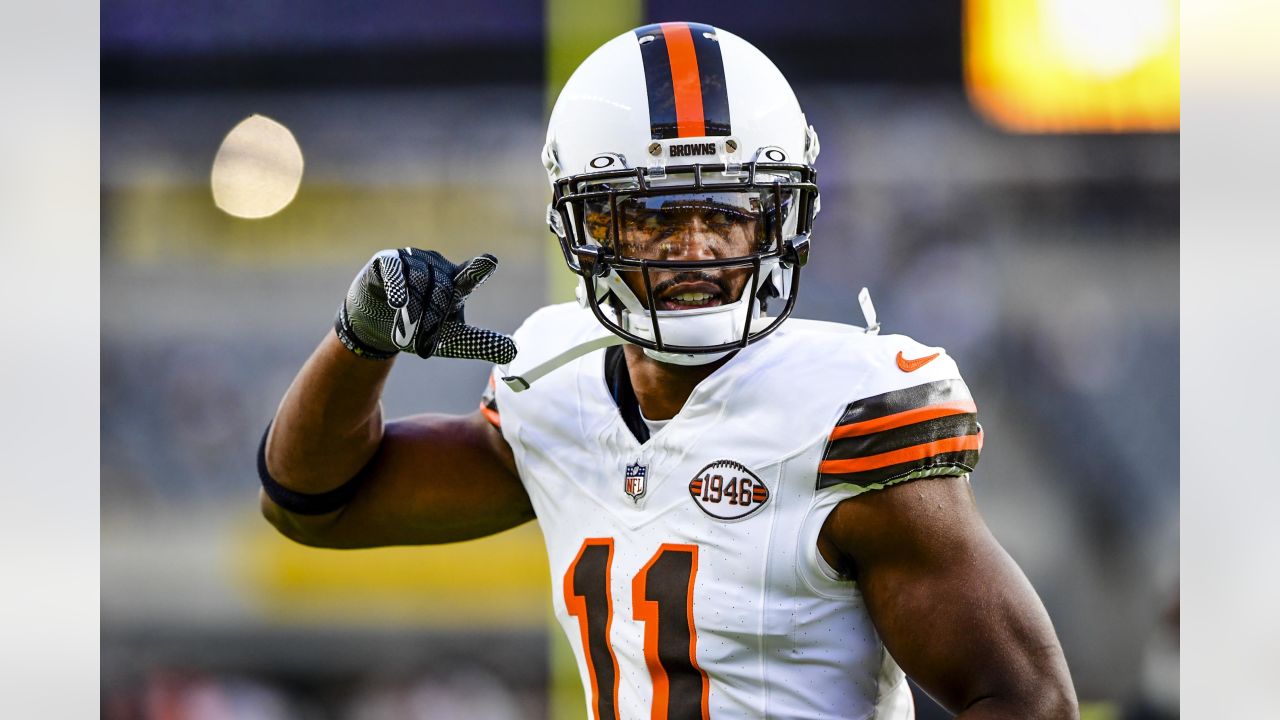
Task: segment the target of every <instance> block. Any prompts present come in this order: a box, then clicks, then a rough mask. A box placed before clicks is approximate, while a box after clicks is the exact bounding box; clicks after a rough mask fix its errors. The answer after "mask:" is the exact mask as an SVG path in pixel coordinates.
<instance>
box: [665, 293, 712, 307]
mask: <svg viewBox="0 0 1280 720" xmlns="http://www.w3.org/2000/svg"><path fill="white" fill-rule="evenodd" d="M712 297H713V296H712V295H711V294H710V293H697V292H694V293H680V294H679V295H672V296H671V301H672V302H678V303H680V304H682V305H705V304H706V303H707V301H708V300H710V299H711V298H712Z"/></svg>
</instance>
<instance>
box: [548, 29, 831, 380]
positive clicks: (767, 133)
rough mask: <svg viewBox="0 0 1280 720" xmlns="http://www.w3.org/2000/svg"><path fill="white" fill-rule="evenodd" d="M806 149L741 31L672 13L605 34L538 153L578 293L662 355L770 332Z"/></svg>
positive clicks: (805, 185) (728, 348)
mask: <svg viewBox="0 0 1280 720" xmlns="http://www.w3.org/2000/svg"><path fill="white" fill-rule="evenodd" d="M817 156H818V137H817V134H816V133H815V132H814V130H813V128H812V127H811V126H809V125H808V124H807V123H806V122H805V117H804V113H802V112H801V111H800V105H799V103H798V102H797V101H796V96H795V93H794V92H792V90H791V86H790V85H789V84H788V83H787V81H786V79H785V78H783V76H782V73H781V72H779V71H778V69H777V68H776V67H775V66H774V65H773V63H772V62H770V61H769V59H768V58H767V57H765V56H764V54H762V53H761V52H760V51H759V50H757V49H756V48H754V47H752V46H751V45H750V44H749V43H747V42H746V41H745V40H743V39H742V38H739V37H738V36H736V35H733V34H731V33H728V32H726V31H724V30H720V29H717V28H714V27H711V26H709V25H701V24H697V23H686V22H673V23H661V24H656V25H647V26H645V27H641V28H637V29H635V30H634V31H631V32H628V33H625V34H623V35H620V36H618V37H616V38H614V39H613V40H610V41H609V42H607V43H605V44H604V45H603V46H602V47H601V48H600V49H598V50H596V51H595V52H594V53H592V54H591V56H590V57H588V58H587V59H586V60H585V61H583V63H582V65H580V66H579V67H578V69H577V70H576V71H575V72H574V73H573V76H572V77H570V78H569V81H568V83H567V84H566V85H565V87H564V90H563V91H561V93H560V97H559V99H558V100H557V101H556V104H555V108H554V109H553V110H552V112H551V122H550V126H549V127H548V129H547V143H546V145H545V146H544V148H543V151H542V159H543V164H544V165H545V166H546V169H547V175H548V177H549V178H550V180H551V186H552V190H553V198H552V202H551V204H550V205H549V206H548V208H547V221H548V223H549V224H550V226H551V230H552V232H554V233H555V234H556V235H557V236H558V237H559V239H560V246H561V249H562V250H563V252H564V259H565V262H566V263H567V264H568V266H569V268H570V269H571V270H572V271H573V272H574V273H576V274H577V275H578V276H579V279H580V282H579V288H578V299H579V301H580V302H582V303H583V304H584V305H586V306H589V307H590V308H591V309H592V310H593V311H594V312H595V315H596V317H597V318H598V319H599V320H600V322H601V323H602V324H604V326H605V327H606V328H608V329H609V330H610V331H612V332H613V333H614V334H616V335H618V336H620V337H621V338H623V339H624V340H626V341H627V342H630V343H634V344H636V345H639V346H641V347H643V348H644V349H645V352H646V353H647V354H648V355H649V356H650V357H653V358H656V359H658V360H661V361H663V362H669V363H676V364H683V365H700V364H704V363H708V362H711V361H713V360H716V359H718V358H721V357H724V356H725V355H726V354H728V353H730V352H732V351H733V350H735V349H737V348H741V347H745V346H746V345H747V344H749V343H751V342H754V341H756V340H759V339H760V338H762V337H764V336H765V335H767V334H769V333H770V332H772V331H773V330H775V329H777V327H778V326H779V325H780V324H781V323H782V321H783V320H785V319H786V318H787V316H788V315H790V313H791V310H792V308H793V307H794V306H795V300H796V292H797V290H798V289H799V272H798V271H799V269H800V267H801V266H802V265H804V263H805V261H806V260H807V257H808V250H809V236H810V231H811V228H812V223H813V218H814V216H815V215H816V214H817V211H818V187H817V184H816V179H817V174H816V172H815V171H814V168H813V161H814V159H815V158H817ZM773 299H777V300H778V304H780V305H781V307H776V308H769V307H768V304H769V301H770V300H773ZM768 310H774V314H772V315H769V314H768V312H767V311H768Z"/></svg>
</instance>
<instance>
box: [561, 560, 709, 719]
mask: <svg viewBox="0 0 1280 720" xmlns="http://www.w3.org/2000/svg"><path fill="white" fill-rule="evenodd" d="M612 565H613V538H587V539H586V540H584V541H583V543H582V547H581V549H579V550H578V556H577V557H576V558H574V560H573V563H571V564H570V565H569V569H568V570H567V571H565V574H564V599H565V606H566V608H567V609H568V611H569V614H570V615H572V616H574V617H576V618H577V619H578V628H579V630H580V631H581V633H582V649H583V653H584V655H585V656H586V659H587V674H588V675H589V676H590V677H591V709H592V714H593V717H594V719H595V720H617V718H618V659H617V657H616V656H615V655H614V652H613V646H612V645H610V643H609V631H610V628H611V627H612V625H613V597H612V594H611V590H610V583H609V580H610V569H611V567H612ZM697 574H698V546H697V545H679V544H675V543H664V544H663V545H662V546H660V547H659V548H658V550H657V552H655V553H654V554H653V557H652V558H650V559H649V562H647V563H645V565H644V567H643V568H641V569H640V572H639V573H638V574H637V575H636V577H635V578H633V580H632V583H631V593H632V596H631V597H632V602H631V605H632V607H633V608H634V611H633V613H634V615H635V619H636V620H639V621H640V622H642V623H644V659H645V664H646V665H647V666H648V668H649V675H650V677H652V679H653V703H652V711H651V713H650V717H651V718H652V720H706V718H707V717H708V715H709V713H708V709H707V707H708V705H707V700H708V692H709V690H710V685H709V683H708V681H707V674H706V673H705V672H703V671H702V668H700V667H698V660H697V646H698V637H697V631H696V630H695V626H694V622H693V583H694V579H695V578H696V577H697Z"/></svg>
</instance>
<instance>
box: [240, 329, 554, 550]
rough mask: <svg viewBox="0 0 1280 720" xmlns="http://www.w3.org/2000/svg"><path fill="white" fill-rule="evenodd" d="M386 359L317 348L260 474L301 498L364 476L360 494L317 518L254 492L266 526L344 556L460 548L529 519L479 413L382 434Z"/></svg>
mask: <svg viewBox="0 0 1280 720" xmlns="http://www.w3.org/2000/svg"><path fill="white" fill-rule="evenodd" d="M392 362H394V361H392V360H387V361H375V360H367V359H363V358H359V357H356V356H355V355H353V354H352V353H351V352H349V351H348V350H347V349H346V348H345V347H343V346H342V344H341V343H340V342H338V340H337V339H336V338H335V337H334V336H333V335H332V334H330V335H327V336H326V337H325V339H324V340H323V341H322V342H321V343H320V346H319V347H318V348H316V351H315V352H314V353H313V354H312V355H311V357H310V359H308V360H307V362H306V364H305V365H303V367H302V370H301V371H299V373H298V376H297V377H296V378H295V379H294V381H293V384H292V385H290V387H289V390H288V391H287V392H286V393H285V397H284V400H283V401H282V402H281V403H280V408H279V409H278V410H277V412H276V417H275V421H274V423H273V425H272V428H271V434H270V436H269V437H268V439H267V446H266V460H267V468H268V470H269V471H270V473H271V475H272V477H273V478H275V480H276V481H277V482H279V483H280V484H281V485H284V486H285V487H287V488H289V489H291V490H296V491H298V492H303V493H321V492H325V491H327V490H331V489H333V488H335V487H337V486H339V485H341V484H342V483H344V482H346V481H347V480H348V479H350V478H351V477H353V476H354V475H355V474H356V473H357V472H362V474H363V477H362V481H361V485H360V489H359V491H358V492H357V493H356V496H355V498H354V499H353V500H352V501H351V502H350V503H349V504H348V505H347V506H345V507H344V508H342V509H340V510H338V511H335V512H333V513H329V514H327V515H319V516H305V515H297V514H294V513H290V512H288V511H286V510H284V509H283V508H281V507H280V506H278V505H276V504H275V503H274V502H272V501H271V500H270V499H269V498H267V497H266V495H265V494H263V495H262V496H261V503H262V512H263V515H264V516H266V518H267V520H268V521H270V522H271V524H272V525H274V526H275V527H276V528H277V529H278V530H280V532H281V533H283V534H284V535H286V536H288V537H290V538H292V539H294V540H297V541H298V542H302V543H305V544H308V545H316V546H322V547H344V548H353V547H373V546H379V545H407V544H425V543H441V542H451V541H455V540H465V539H469V538H474V537H480V536H483V535H489V534H493V533H496V532H500V531H502V530H506V529H508V528H511V527H515V526H516V525H519V524H521V523H523V522H526V521H528V520H529V519H531V518H532V517H533V509H532V506H531V505H530V504H529V498H528V495H527V494H526V493H525V491H524V487H523V486H522V485H521V484H520V481H519V479H518V477H517V476H516V470H515V461H514V459H513V457H512V455H511V449H510V448H509V447H508V446H507V444H506V441H505V440H503V439H502V436H501V434H500V433H498V431H497V430H496V429H494V428H493V426H492V425H490V424H489V423H488V422H487V421H486V420H484V418H483V417H482V416H481V415H480V413H479V412H476V413H473V414H472V415H469V416H445V415H422V416H416V417H412V418H407V419H404V420H400V421H396V422H392V423H388V424H386V426H385V427H384V425H383V420H382V409H381V404H380V402H379V398H380V396H381V393H382V388H383V385H384V384H385V382H386V378H387V375H388V373H389V372H390V369H391V364H392ZM361 468H364V469H363V471H361Z"/></svg>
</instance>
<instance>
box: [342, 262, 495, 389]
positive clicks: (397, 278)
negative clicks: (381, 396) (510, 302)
mask: <svg viewBox="0 0 1280 720" xmlns="http://www.w3.org/2000/svg"><path fill="white" fill-rule="evenodd" d="M497 269H498V259H497V258H495V257H494V256H492V255H488V254H485V255H480V256H479V257H476V258H473V259H471V260H469V261H467V262H465V263H463V264H461V265H454V264H453V263H451V262H449V261H448V260H446V259H445V258H444V256H443V255H441V254H440V253H438V252H435V251H427V250H419V249H417V248H404V249H400V250H383V251H382V252H379V253H378V254H376V255H374V256H373V258H371V259H370V260H369V262H368V264H366V265H365V266H364V269H363V270H361V271H360V273H359V274H358V275H356V278H355V280H354V281H352V283H351V288H350V289H349V290H347V297H346V300H345V301H344V302H343V303H342V306H341V307H339V308H338V317H337V320H335V321H334V330H335V331H336V332H337V334H338V339H339V340H341V341H342V344H343V345H345V346H347V349H348V350H350V351H351V352H353V353H355V354H357V355H360V356H361V357H368V358H373V359H379V360H381V359H385V358H389V357H391V356H393V355H395V354H396V353H397V352H400V351H401V350H409V351H412V352H414V353H417V355H418V356H420V357H424V358H425V357H431V356H432V355H439V356H441V357H454V358H471V359H475V360H488V361H489V362H492V363H497V364H499V365H505V364H507V363H509V362H511V361H512V360H513V359H514V358H515V356H516V344H515V342H514V341H512V339H511V338H509V337H507V336H506V335H503V334H502V333H498V332H494V331H492V330H485V329H482V328H477V327H472V326H470V325H467V324H466V323H465V321H464V320H463V316H462V306H463V303H464V302H465V301H466V299H467V295H469V294H471V291H472V290H475V289H476V288H477V287H479V286H480V284H481V283H483V282H484V281H485V280H487V279H488V278H489V276H490V275H492V274H493V271H494V270H497Z"/></svg>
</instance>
